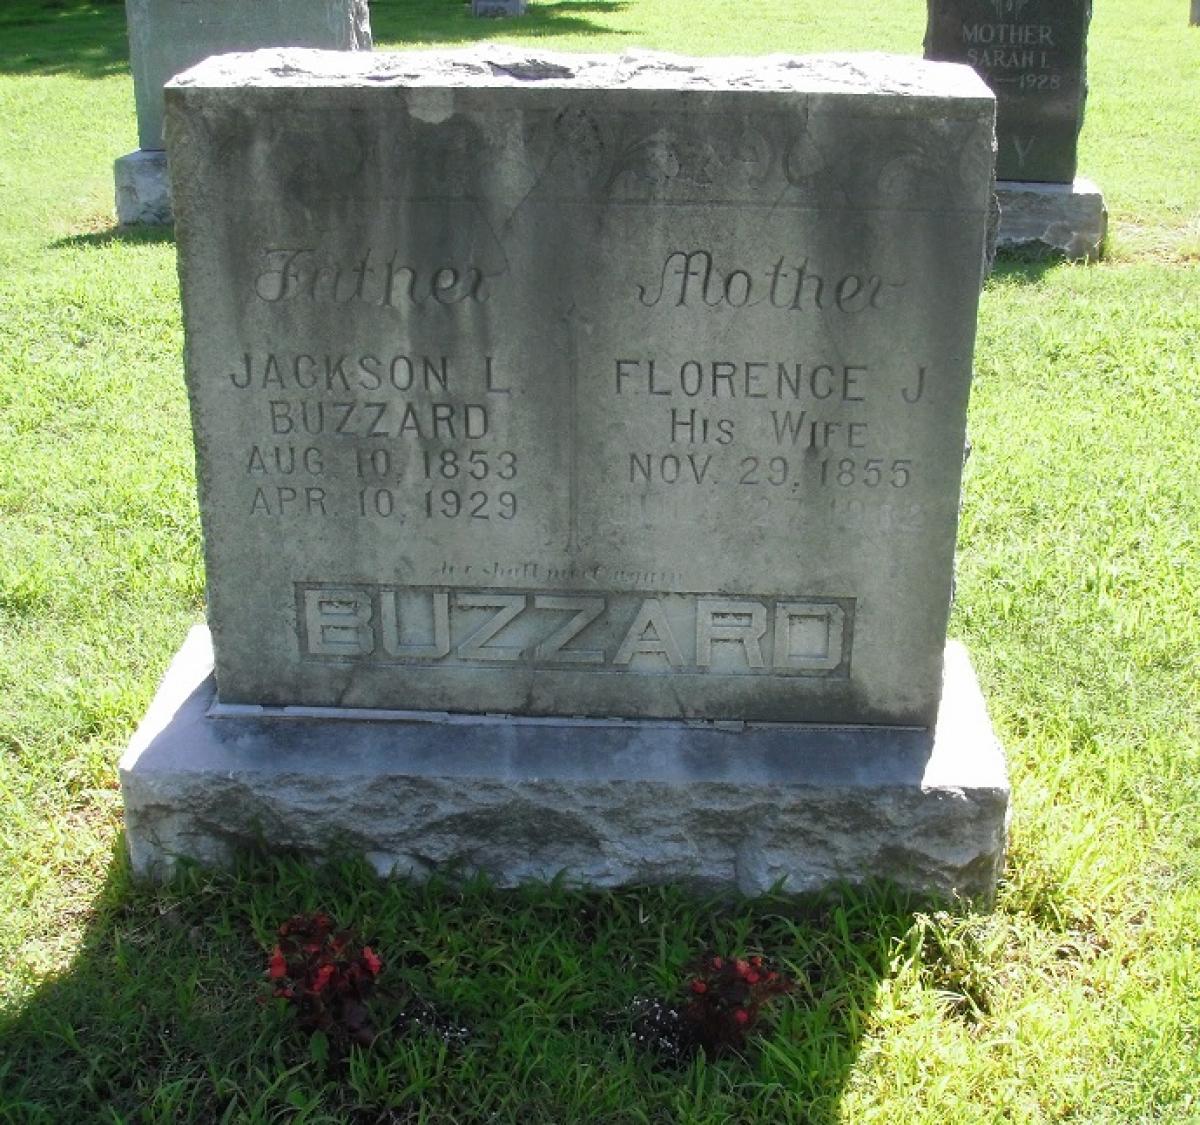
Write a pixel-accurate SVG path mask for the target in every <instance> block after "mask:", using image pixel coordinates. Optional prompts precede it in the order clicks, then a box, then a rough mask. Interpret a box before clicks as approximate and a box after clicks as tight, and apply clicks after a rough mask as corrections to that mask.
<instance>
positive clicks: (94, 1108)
mask: <svg viewBox="0 0 1200 1125" xmlns="http://www.w3.org/2000/svg"><path fill="white" fill-rule="evenodd" d="M316 909H322V910H326V911H328V912H330V913H331V914H332V915H333V916H334V917H335V918H336V919H337V920H338V922H339V923H340V924H342V925H345V926H347V927H349V928H351V929H353V930H354V931H355V932H356V934H358V935H359V936H360V937H361V938H362V939H364V940H370V941H371V942H372V944H373V945H374V946H375V948H376V949H377V950H378V951H379V952H380V954H381V955H382V957H383V959H384V965H385V968H384V972H383V974H382V975H381V978H380V989H381V994H380V995H379V996H378V997H377V998H376V1002H375V1008H374V1013H375V1020H376V1026H377V1027H379V1028H380V1029H381V1030H382V1031H383V1034H381V1036H380V1038H379V1039H377V1040H376V1042H375V1044H374V1046H372V1047H371V1048H370V1049H368V1050H366V1051H362V1052H361V1053H360V1052H359V1051H358V1050H357V1049H356V1051H355V1054H354V1055H352V1056H351V1058H350V1059H349V1060H348V1061H347V1062H343V1064H342V1065H340V1066H338V1065H335V1064H333V1063H330V1062H328V1061H326V1060H323V1059H322V1058H321V1057H320V1052H319V1051H314V1050H313V1049H312V1044H310V1043H308V1042H307V1041H306V1040H304V1039H303V1037H302V1036H301V1035H300V1034H299V1033H298V1032H296V1031H295V1029H294V1027H293V1026H292V1023H291V1017H290V1014H289V1013H287V1012H286V1011H281V1010H280V1007H281V1005H279V1004H278V1003H277V1002H274V1001H270V1002H267V1003H264V1002H263V999H262V998H263V997H264V994H265V984H264V965H265V960H266V955H265V948H266V945H267V944H268V943H269V942H270V940H271V935H272V934H273V932H274V929H275V928H276V927H277V926H278V924H279V923H280V922H281V921H282V920H283V919H285V918H287V917H289V916H290V915H292V914H294V913H298V912H307V911H312V910H316ZM916 910H917V907H916V904H914V903H913V901H912V900H911V899H909V898H906V897H905V896H902V895H898V894H896V893H895V892H891V891H887V890H882V889H879V890H862V891H851V890H846V891H841V892H838V893H836V894H833V893H831V894H828V895H825V896H822V897H818V898H813V897H807V898H804V897H802V898H795V897H784V896H781V895H775V896H765V897H763V898H759V899H753V900H745V901H740V902H737V903H734V904H725V905H722V904H719V903H716V902H715V901H712V900H701V899H696V898H695V897H690V896H688V895H687V894H686V893H685V892H683V891H681V890H677V889H670V888H642V889H637V890H622V891H615V892H596V891H591V892H588V891H580V890H573V889H570V888H567V887H565V886H562V885H559V884H552V885H548V886H547V885H539V886H534V887H524V888H522V889H520V890H517V891H501V890H498V889H496V888H494V887H492V886H490V885H489V884H487V883H486V882H485V881H483V880H480V879H470V880H467V881H465V882H455V883H451V882H449V881H445V880H434V881H432V882H429V883H425V884H421V885H416V884H410V883H405V882H400V881H393V882H382V881H380V880H378V879H377V878H376V877H375V876H374V874H373V872H372V871H371V870H370V869H369V868H368V867H366V866H365V865H362V864H359V863H354V862H341V863H336V864H334V863H331V864H328V865H326V866H325V867H324V868H322V869H320V870H313V869H311V868H309V867H305V866H303V865H301V864H299V863H296V862H293V861H290V860H285V859H279V858H275V859H271V860H267V859H250V860H247V861H246V862H245V863H244V864H243V865H242V866H241V867H240V868H239V869H238V870H237V871H236V872H235V873H232V874H210V873H203V872H200V871H196V870H190V871H185V872H183V873H182V874H181V875H180V877H179V878H177V879H176V880H175V882H173V883H172V884H171V885H169V886H167V887H148V886H144V885H139V884H135V883H134V882H132V881H131V879H130V876H129V870H128V865H127V863H126V860H125V857H124V848H123V845H121V844H119V845H118V850H117V851H116V853H115V854H114V856H113V861H112V864H111V866H110V870H109V875H108V880H107V883H106V885H105V886H104V888H103V890H102V891H101V893H100V894H99V895H98V897H97V899H96V901H95V902H94V904H93V906H92V917H91V923H90V926H89V929H88V932H87V934H86V936H85V938H84V940H83V942H82V945H81V948H80V951H79V954H78V956H77V957H76V959H75V961H74V963H73V964H72V965H71V966H70V968H69V969H67V970H66V971H65V972H63V973H62V974H61V975H60V976H57V977H55V978H54V979H52V980H49V981H48V982H46V983H45V984H44V985H42V986H41V987H40V988H39V989H38V990H36V992H34V993H33V994H32V995H31V996H30V997H29V998H28V1000H27V1002H26V1003H25V1004H24V1005H23V1007H22V1008H21V1009H20V1010H19V1011H15V1012H11V1013H9V1014H7V1015H5V1016H3V1017H0V1043H2V1044H3V1051H2V1052H0V1119H4V1120H20V1121H23V1122H33V1123H40V1122H46V1123H51V1122H54V1123H57V1122H61V1121H85V1120H89V1121H90V1120H100V1119H103V1120H106V1121H109V1120H111V1121H133V1120H137V1121H151V1122H158V1121H162V1122H167V1121H170V1122H173V1123H174V1122H185V1121H195V1122H208V1121H216V1120H247V1119H253V1120H282V1119H284V1118H289V1119H290V1116H291V1115H292V1114H294V1113H295V1112H296V1111H297V1110H298V1109H299V1108H300V1107H301V1106H307V1107H308V1109H309V1111H310V1114H314V1115H316V1116H317V1117H320V1119H322V1120H338V1121H347V1122H368V1121H370V1122H383V1121H395V1122H400V1121H415V1120H416V1119H417V1117H418V1114H419V1115H420V1116H421V1119H422V1120H426V1121H430V1122H455V1123H456V1125H471V1123H473V1122H483V1121H514V1122H515V1121H521V1122H522V1123H526V1122H528V1123H538V1122H544V1123H546V1125H549V1123H551V1122H553V1123H554V1125H563V1123H565V1122H572V1121H585V1120H596V1121H600V1120H602V1121H606V1122H624V1121H632V1120H685V1119H686V1120H689V1121H693V1122H704V1123H710V1122H711V1123H712V1125H717V1123H718V1122H724V1121H730V1120H737V1121H747V1122H750V1121H782V1120H787V1121H798V1122H799V1121H803V1122H806V1123H808V1125H833V1123H834V1122H835V1121H838V1120H840V1103H841V1099H842V1093H843V1090H844V1087H845V1084H846V1082H847V1080H848V1078H849V1075H850V1072H851V1068H852V1067H853V1065H854V1063H855V1060H856V1058H857V1056H858V1053H859V1050H860V1046H861V1043H860V1036H861V1034H862V1030H863V1029H864V1028H866V1027H867V1026H869V1025H870V1015H871V1012H872V1010H873V1007H874V1004H875V997H876V993H877V990H878V988H879V986H880V984H881V983H882V982H883V981H885V980H886V978H887V977H888V975H889V973H890V972H891V971H892V967H893V965H894V964H895V963H896V960H897V951H898V950H901V949H903V948H904V947H905V946H906V945H908V944H911V941H912V935H913V934H914V933H915V932H917V930H919V924H918V920H919V919H920V918H921V917H922V916H921V915H919V914H918V913H917V912H916ZM718 950H724V951H725V952H727V953H731V954H736V953H749V952H752V951H758V952H761V953H763V954H764V955H766V956H767V957H770V958H773V959H777V960H778V961H780V962H781V963H782V965H783V966H784V968H785V969H786V971H787V972H789V973H790V974H792V975H793V976H794V977H795V978H796V979H797V981H798V982H799V986H798V988H797V990H796V992H795V993H794V995H793V996H792V997H791V998H788V999H785V1000H783V1001H781V1002H779V1005H778V1007H779V1020H778V1023H777V1025H776V1026H775V1028H774V1029H773V1030H769V1031H768V1034H766V1035H765V1036H764V1037H763V1039H761V1040H759V1041H756V1042H755V1043H754V1048H753V1050H752V1051H751V1052H750V1054H749V1055H748V1057H746V1058H739V1057H733V1058H729V1059H725V1060H722V1061H720V1062H716V1063H704V1062H703V1061H702V1060H701V1061H695V1062H692V1063H691V1064H690V1065H688V1066H684V1067H682V1068H678V1067H673V1066H669V1065H664V1064H663V1063H662V1062H661V1061H660V1060H658V1059H656V1058H655V1057H654V1056H650V1055H647V1054H645V1053H643V1052H642V1051H641V1049H635V1047H634V1045H633V1043H632V1041H631V1038H630V1035H629V1031H628V1022H627V1021H626V1022H625V1023H622V1020H621V1017H620V1015H619V1013H622V1012H624V1011H626V1010H627V1007H628V1005H629V1004H630V1003H631V1001H632V999H633V997H635V996H652V995H659V996H663V997H664V998H666V999H677V998H678V997H679V996H680V994H681V991H682V990H683V988H684V986H685V984H686V982H687V980H688V962H689V961H690V960H691V959H692V958H694V957H696V956H699V955H700V954H702V953H704V952H706V951H718ZM389 970H390V976H391V979H390V981H389ZM666 981H669V982H671V984H670V985H669V986H668V987H666V988H664V987H663V982H666ZM389 990H390V991H389ZM414 991H415V992H416V993H417V994H419V995H422V996H425V997H427V998H431V999H433V1000H435V1001H436V1003H437V1004H438V1005H439V1007H440V1008H442V1009H443V1010H445V1011H448V1012H450V1013H452V1015H453V1018H454V1019H455V1021H457V1022H462V1023H464V1024H466V1025H468V1026H469V1027H470V1028H472V1032H473V1035H472V1039H471V1041H470V1042H469V1044H468V1045H467V1046H466V1047H465V1048H462V1049H460V1050H457V1051H455V1050H447V1048H446V1046H445V1045H444V1044H443V1043H442V1042H441V1041H440V1040H438V1039H437V1037H436V1036H433V1035H424V1036H422V1035H420V1034H418V1033H410V1034H409V1035H408V1036H403V1035H401V1034H399V1033H398V1032H397V1031H396V1030H395V1028H394V1027H392V1026H389V1024H390V1021H394V1020H395V1019H396V1013H397V1012H398V1011H399V1009H400V1007H401V1006H402V998H403V997H407V996H411V994H412V992H414ZM389 1013H390V1014H389ZM614 1016H615V1017H616V1018H614ZM588 1074H590V1075H593V1076H601V1078H599V1079H597V1080H596V1081H595V1082H594V1083H592V1084H591V1085H590V1086H589V1085H588V1084H587V1083H584V1082H582V1081H581V1075H588ZM699 1106H703V1107H704V1111H703V1112H702V1113H701V1112H699V1110H698V1109H697V1107H699ZM697 1114H698V1115H697ZM322 1115H325V1116H322Z"/></svg>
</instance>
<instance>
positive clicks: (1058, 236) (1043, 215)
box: [996, 177, 1108, 261]
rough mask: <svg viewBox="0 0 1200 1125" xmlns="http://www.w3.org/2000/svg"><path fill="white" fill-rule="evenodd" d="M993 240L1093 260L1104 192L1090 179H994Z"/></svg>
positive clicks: (1102, 229)
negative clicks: (996, 215)
mask: <svg viewBox="0 0 1200 1125" xmlns="http://www.w3.org/2000/svg"><path fill="white" fill-rule="evenodd" d="M996 196H997V199H998V201H999V204H1000V231H999V236H998V238H997V245H998V246H1002V247H1019V246H1034V247H1041V248H1043V249H1046V250H1053V251H1056V252H1059V253H1062V254H1065V255H1066V256H1067V257H1068V258H1074V259H1078V260H1082V261H1096V260H1097V259H1098V258H1099V257H1100V252H1101V249H1102V248H1103V245H1104V236H1105V233H1106V232H1107V230H1108V209H1107V208H1106V207H1105V205H1104V196H1103V195H1102V194H1101V192H1100V189H1099V188H1098V187H1097V186H1096V185H1095V184H1094V183H1092V181H1091V180H1085V179H1083V178H1082V177H1081V178H1079V179H1077V180H1076V181H1075V182H1074V184H1020V183H1012V182H1008V183H998V184H997V185H996Z"/></svg>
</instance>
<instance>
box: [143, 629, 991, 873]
mask: <svg viewBox="0 0 1200 1125" xmlns="http://www.w3.org/2000/svg"><path fill="white" fill-rule="evenodd" d="M211 669H212V653H211V647H210V643H209V638H208V633H207V630H205V629H203V628H197V629H195V630H194V631H193V632H192V634H191V636H190V637H189V638H188V640H187V642H186V644H185V645H184V647H183V649H182V650H181V651H180V653H179V655H178V656H177V657H176V659H175V662H174V663H173V664H172V666H171V668H170V670H169V672H168V673H167V676H166V678H165V680H164V682H163V684H162V687H161V688H160V690H159V692H158V695H157V697H156V698H155V701H154V703H153V705H152V707H151V709H150V711H149V713H148V715H147V716H146V719H145V721H144V722H143V724H142V726H141V728H140V729H139V730H138V732H137V735H136V736H135V738H134V740H133V742H132V744H131V745H130V747H129V750H128V751H127V752H126V754H125V756H124V758H123V759H122V761H121V767H120V770H121V784H122V788H123V790H124V793H125V804H126V810H125V815H126V824H127V828H128V836H129V843H130V850H131V854H132V857H133V866H134V870H135V871H136V872H137V873H138V874H139V875H142V876H150V877H159V878H161V877H164V876H166V875H168V874H169V873H170V872H171V870H172V869H173V867H174V865H175V863H176V861H177V860H178V859H179V858H180V857H187V858H188V859H192V860H197V861H199V862H201V863H204V864H207V865H217V866H219V865H222V864H224V863H227V862H228V861H229V859H230V858H231V856H232V855H233V854H234V852H235V851H236V849H238V848H239V847H245V846H253V845H256V844H259V845H262V846H265V847H266V848H268V849H270V850H272V851H278V850H284V849H286V850H288V851H293V852H298V853H300V854H302V855H308V856H312V857H314V858H316V857H320V856H322V855H325V854H327V853H328V851H329V848H330V847H331V846H332V845H340V846H342V847H347V848H349V849H352V850H354V851H357V852H360V853H362V854H365V855H366V856H367V857H368V858H369V859H370V861H371V863H372V864H374V866H375V867H376V868H377V869H378V870H379V871H380V872H382V873H385V874H396V875H405V876H416V877H421V876H424V875H427V874H429V873H430V872H432V871H434V870H436V869H438V868H439V867H443V866H445V865H456V867H457V869H459V870H465V871H470V870H479V871H484V872H487V873H488V874H489V875H490V876H491V877H492V878H494V879H495V880H496V881H497V882H499V883H500V884H502V885H512V884H516V883H520V882H522V881H527V880H535V879H544V878H550V877H552V876H554V875H556V874H558V873H559V872H560V871H563V872H565V873H566V875H567V876H568V877H569V878H570V879H571V880H573V881H579V882H583V883H588V884H592V885H596V886H620V885H627V884H644V883H666V882H682V883H686V884H688V885H691V886H695V887H697V888H702V889H706V890H727V891H733V890H736V891H740V892H744V893H755V892H760V891H765V890H767V889H768V888H770V887H772V886H773V885H775V884H776V883H778V882H779V881H780V880H785V884H784V885H785V888H786V889H788V890H792V891H804V890H812V889H816V888H819V887H822V886H825V885H828V884H830V883H833V882H837V881H841V880H848V881H861V880H863V879H864V878H868V877H873V878H880V879H887V880H892V881H894V882H896V883H897V884H899V885H901V886H905V887H911V888H913V889H916V890H919V891H940V892H947V893H950V892H959V893H962V894H983V895H986V894H988V893H990V891H991V889H992V888H993V887H994V885H995V880H996V877H997V875H998V872H999V869H1000V865H1001V861H1002V858H1003V851H1004V840H1005V818H1006V811H1007V807H1008V781H1007V778H1006V775H1005V767H1004V759H1003V755H1002V753H1001V750H1000V747H999V745H998V744H997V741H996V738H995V736H994V734H993V732H992V728H991V725H990V723H989V721H988V716H987V712H986V708H985V705H984V702H983V698H982V696H981V695H980V692H979V688H978V685H977V683H976V680H975V676H974V673H973V672H972V670H971V667H970V663H969V661H968V659H967V655H966V652H965V650H964V649H963V648H962V647H961V646H959V645H957V644H954V643H951V644H950V645H949V647H948V648H947V652H946V674H945V692H944V694H943V697H942V707H941V713H940V715H939V719H938V726H937V731H936V734H935V735H930V733H929V732H926V731H923V730H920V729H915V728H869V727H822V726H807V727H805V726H788V725H781V724H763V725H758V726H755V725H750V724H747V725H745V726H742V725H739V724H720V723H717V724H713V723H700V724H689V723H680V722H667V721H658V722H652V721H638V722H619V721H607V722H606V721H586V720H564V719H541V720H539V719H514V718H497V717H489V716H465V715H455V716H450V715H444V714H443V715H438V714H433V713H414V714H410V715H407V716H402V715H400V714H399V713H396V712H392V713H387V712H359V713H356V714H355V716H354V717H336V718H335V717H329V716H330V715H331V712H328V711H324V712H323V711H322V710H320V709H314V708H272V709H269V710H266V709H262V708H254V707H237V708H233V707H220V706H218V707H216V709H215V711H214V703H215V697H214V688H213V679H212V675H211Z"/></svg>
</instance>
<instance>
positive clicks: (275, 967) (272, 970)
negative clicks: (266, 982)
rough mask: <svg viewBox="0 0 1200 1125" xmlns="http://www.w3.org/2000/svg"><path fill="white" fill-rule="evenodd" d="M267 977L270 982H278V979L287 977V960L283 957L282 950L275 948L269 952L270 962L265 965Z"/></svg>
mask: <svg viewBox="0 0 1200 1125" xmlns="http://www.w3.org/2000/svg"><path fill="white" fill-rule="evenodd" d="M267 976H269V977H270V978H271V979H272V980H278V979H279V978H280V977H285V976H287V959H286V958H285V957H284V955H283V950H282V949H280V948H279V946H276V947H275V948H274V949H273V950H272V951H271V960H270V962H269V963H268V965H267Z"/></svg>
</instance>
